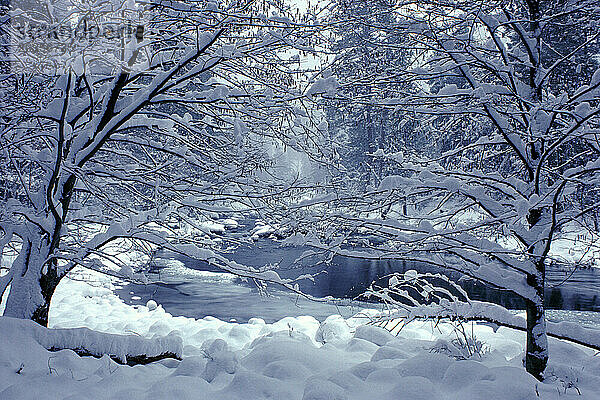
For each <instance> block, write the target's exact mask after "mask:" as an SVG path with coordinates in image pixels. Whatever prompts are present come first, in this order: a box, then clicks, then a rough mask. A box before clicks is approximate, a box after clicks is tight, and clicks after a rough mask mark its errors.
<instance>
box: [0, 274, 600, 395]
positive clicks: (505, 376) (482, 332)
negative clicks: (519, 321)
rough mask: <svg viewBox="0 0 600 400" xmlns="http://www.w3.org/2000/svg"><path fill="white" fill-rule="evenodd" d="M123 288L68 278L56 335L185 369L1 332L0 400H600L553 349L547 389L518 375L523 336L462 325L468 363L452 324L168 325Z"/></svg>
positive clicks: (596, 387)
mask: <svg viewBox="0 0 600 400" xmlns="http://www.w3.org/2000/svg"><path fill="white" fill-rule="evenodd" d="M119 285H120V283H119V282H117V281H115V280H112V279H110V278H108V277H106V276H102V275H98V274H92V273H89V272H83V271H80V272H78V273H77V274H74V275H73V276H72V279H67V280H65V281H64V282H61V284H60V285H59V288H58V290H57V292H56V294H55V297H54V298H53V304H52V307H51V313H50V324H51V326H53V327H62V328H71V327H77V326H86V327H89V328H91V329H94V330H98V331H103V332H111V333H120V334H134V335H139V336H142V337H146V338H156V337H160V336H165V335H173V336H179V337H181V338H182V340H183V361H181V362H178V361H175V360H168V361H162V362H158V363H153V364H149V365H145V366H136V367H127V366H122V365H117V364H115V363H114V362H113V361H111V360H110V359H108V358H102V359H95V358H91V357H83V358H80V357H79V356H77V355H75V354H74V353H73V352H72V351H70V350H63V351H60V352H54V353H51V352H47V351H46V350H44V349H42V348H41V347H35V346H34V345H30V346H28V347H26V348H24V346H23V345H22V343H29V342H28V341H26V340H24V339H25V338H23V337H8V336H6V334H2V333H0V334H2V335H4V336H2V344H3V345H2V346H0V399H128V400H130V399H152V400H156V399H173V398H178V399H211V400H219V399H285V400H291V399H303V400H318V399H347V400H353V399H356V400H358V399H366V398H368V399H370V400H376V399H382V400H383V399H386V400H388V399H391V398H394V399H407V400H408V399H410V400H412V399H427V400H436V399H440V400H442V399H444V400H446V399H457V400H458V399H469V400H470V399H484V398H485V399H490V398H493V399H507V400H510V399H515V400H516V399H535V398H543V399H565V398H574V399H575V398H576V399H598V398H600V357H599V356H594V353H593V352H591V351H587V350H583V349H582V348H580V347H578V346H573V345H570V344H567V343H564V342H561V341H557V340H551V342H550V366H549V368H548V379H547V381H546V382H545V383H543V384H542V383H538V382H536V381H535V380H534V379H533V378H531V377H530V376H529V375H528V374H527V373H526V372H525V371H524V369H523V367H522V365H521V362H522V361H521V358H522V352H523V344H524V336H523V334H521V333H520V332H515V331H512V330H509V329H505V328H499V329H497V330H496V331H494V330H493V329H492V328H490V327H488V326H484V325H476V324H474V325H468V326H467V328H468V329H466V331H465V332H466V334H467V335H470V334H471V332H472V333H473V334H474V337H475V339H476V341H477V343H478V346H477V349H479V350H477V351H476V352H475V353H476V354H473V355H471V356H469V355H468V354H465V353H464V348H463V350H461V346H460V345H459V344H458V343H459V342H457V338H460V337H461V336H460V334H459V336H457V331H456V330H455V329H453V328H452V327H451V326H450V325H449V324H439V325H437V326H435V327H434V326H432V324H431V323H428V322H413V323H411V324H409V325H408V326H406V327H405V328H404V329H403V330H402V332H401V333H400V334H399V335H398V336H397V337H395V336H392V335H390V334H389V333H387V332H386V331H385V330H383V329H381V328H377V327H373V326H369V325H368V324H367V323H368V321H369V319H368V315H369V314H370V313H372V311H365V312H364V313H363V314H362V315H357V316H354V317H352V318H346V319H344V318H342V317H340V316H331V317H329V318H327V319H326V320H325V321H318V320H317V319H315V318H313V317H310V316H304V317H294V318H291V317H288V318H284V319H282V320H280V321H278V322H275V323H272V324H269V323H265V322H264V321H262V320H260V319H257V318H255V319H252V320H250V321H249V322H248V323H246V324H238V323H231V322H225V321H221V320H218V319H216V318H214V317H205V318H202V319H194V318H186V317H174V316H172V315H170V314H169V313H167V312H165V311H164V309H163V308H162V307H161V306H160V305H156V304H154V303H152V302H150V303H149V304H147V305H146V306H145V305H138V306H131V305H127V304H125V303H124V302H123V301H122V300H121V299H120V298H119V297H118V296H116V295H115V294H114V290H116V289H117V287H118V286H119ZM466 337H470V336H466ZM20 343H21V345H20ZM465 358H467V360H464V359H465ZM538 394H539V397H538ZM580 394H581V395H580Z"/></svg>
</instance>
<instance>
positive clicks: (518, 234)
mask: <svg viewBox="0 0 600 400" xmlns="http://www.w3.org/2000/svg"><path fill="white" fill-rule="evenodd" d="M386 3H387V4H388V5H389V6H390V7H392V8H393V9H394V13H395V19H394V20H395V22H394V23H392V24H390V25H388V27H387V28H386V30H387V31H389V32H395V35H397V36H399V37H400V36H401V37H402V38H403V41H402V45H401V46H400V47H399V49H398V51H401V50H407V51H410V52H412V54H414V56H413V59H412V60H411V62H410V63H408V65H409V66H408V67H407V68H405V69H398V70H396V71H395V74H394V75H393V76H392V75H390V76H385V79H386V84H389V82H391V81H393V82H396V83H398V84H401V83H404V84H409V83H412V84H415V86H414V87H415V88H416V90H415V91H413V92H406V93H400V94H398V95H384V93H383V92H382V91H380V92H379V93H380V94H381V96H379V97H377V96H370V98H369V101H370V103H371V104H372V105H373V106H379V107H384V108H392V109H395V110H406V111H410V112H414V113H417V114H419V115H421V116H422V120H423V121H426V122H425V123H427V125H426V126H425V128H426V129H427V130H428V131H429V133H430V135H432V136H433V137H437V138H441V137H442V135H445V134H447V133H448V132H449V131H452V132H453V133H456V132H457V129H464V130H465V131H464V135H463V137H462V138H461V140H457V141H452V142H450V143H449V145H448V147H447V149H446V151H445V152H443V153H442V154H441V155H439V156H437V157H432V156H431V155H430V154H426V153H421V154H414V153H409V152H397V151H389V152H385V151H382V152H380V154H379V156H381V157H383V158H385V159H387V160H389V161H392V162H395V163H397V167H398V168H399V169H400V170H401V172H400V173H398V174H396V175H393V176H387V177H385V178H384V179H383V181H382V182H381V184H380V185H379V186H378V187H377V188H374V189H373V190H371V191H370V192H369V193H367V194H361V195H360V196H359V197H352V196H348V197H346V198H345V199H344V201H340V202H339V203H338V204H339V205H340V207H339V208H337V209H336V211H334V212H332V213H330V214H328V217H327V221H328V224H329V225H334V224H335V225H338V226H343V227H345V230H344V232H343V233H344V235H343V236H342V235H336V236H334V238H333V239H332V240H331V241H329V242H328V243H327V246H324V245H323V244H320V243H319V242H318V241H316V240H315V239H314V238H313V239H310V240H308V242H309V243H313V245H314V246H316V247H322V248H329V249H331V250H333V251H334V252H337V253H342V254H346V255H349V256H360V257H375V258H385V257H392V258H404V259H407V260H416V261H424V262H428V263H432V264H435V265H438V266H440V267H442V268H445V269H449V270H453V271H458V272H460V273H462V274H463V275H465V276H467V277H471V278H474V279H478V280H480V281H483V282H485V283H487V284H489V285H492V286H494V287H499V288H502V289H506V290H510V291H512V292H514V293H516V294H517V295H519V296H521V297H522V298H523V299H525V302H526V311H527V326H526V330H527V346H526V347H527V349H526V356H525V360H524V363H525V367H526V369H527V371H529V372H530V373H531V374H532V375H534V376H535V377H537V378H538V379H542V378H543V373H544V370H545V368H546V364H547V360H548V344H547V334H546V320H545V313H544V303H543V300H544V284H545V271H546V266H547V265H548V264H549V263H550V262H551V261H552V257H553V254H552V252H551V248H552V244H553V242H554V241H555V240H556V239H557V237H560V235H561V229H562V228H564V227H565V226H566V225H568V224H573V223H576V222H577V221H581V219H582V218H583V217H584V216H585V215H586V214H587V213H589V212H592V211H593V210H595V209H596V208H597V207H598V206H599V205H600V204H599V203H598V201H597V199H596V200H595V201H588V203H581V202H577V201H574V200H575V199H574V196H575V194H576V192H577V190H578V189H579V188H581V187H583V186H585V187H586V188H588V190H589V188H597V185H598V178H599V175H598V173H599V172H600V144H599V142H598V139H597V136H598V133H600V131H599V128H600V107H599V105H600V69H599V68H598V67H599V64H598V58H597V54H596V58H595V59H594V57H590V56H593V55H594V52H593V49H594V48H596V49H597V46H598V43H599V36H600V31H599V30H598V26H599V16H600V4H599V3H598V2H597V1H595V0H585V1H571V0H565V1H559V2H556V1H545V0H491V1H486V2H473V1H465V0H421V1H409V0H406V1H405V0H394V1H392V2H389V1H386ZM390 3H393V4H390ZM361 18H363V17H362V16H361V15H357V16H356V19H357V20H360V19H361ZM340 23H341V22H340ZM364 23H365V24H368V25H369V26H370V25H371V22H370V21H369V20H368V19H366V20H365V22H364ZM563 27H568V29H569V30H570V31H573V32H578V33H580V34H578V35H573V36H571V37H570V40H559V39H560V36H559V35H557V32H559V31H560V30H561V29H564V28H563ZM372 40H373V43H371V45H372V46H375V45H377V43H376V40H375V39H372ZM557 40H559V42H560V45H557V43H558V42H557ZM382 46H388V44H387V43H383V44H382ZM403 54H405V53H403ZM581 54H587V58H586V59H585V62H586V64H585V65H584V66H582V67H579V66H578V65H582V64H581V62H582V61H581ZM571 66H573V70H574V71H578V72H579V73H581V72H582V71H583V70H585V71H587V73H586V75H585V76H583V75H582V76H580V77H579V78H581V79H566V78H565V77H564V76H563V75H562V74H564V73H565V71H569V70H571V68H570V67H571ZM592 70H594V71H595V72H593V73H592V72H591V71H592ZM567 81H568V82H567ZM378 82H379V81H378V79H376V78H371V79H369V80H368V82H365V83H364V84H365V85H371V86H374V85H377V84H378ZM372 92H376V91H375V90H373V91H372ZM341 197H342V196H340V197H339V198H341ZM356 231H359V232H366V233H369V234H370V235H372V236H379V237H380V238H381V239H383V244H370V245H369V246H371V247H372V249H371V251H370V252H367V253H364V252H363V253H361V252H357V251H352V250H348V249H347V247H344V246H342V244H343V243H344V242H345V241H347V240H349V239H351V238H352V235H349V234H348V233H349V232H350V233H352V232H356ZM371 243H382V241H381V240H377V241H374V242H373V241H372V242H371Z"/></svg>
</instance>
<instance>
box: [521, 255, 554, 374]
mask: <svg viewBox="0 0 600 400" xmlns="http://www.w3.org/2000/svg"><path fill="white" fill-rule="evenodd" d="M537 269H538V273H537V274H535V275H528V276H527V283H529V285H530V286H531V287H533V288H535V290H536V292H537V299H536V300H535V301H534V300H529V299H526V300H525V309H526V312H527V347H526V351H525V369H526V370H527V372H529V373H530V374H531V375H533V376H534V377H535V378H536V379H537V380H539V381H542V380H543V379H544V370H545V369H546V365H547V364H548V337H547V333H546V315H545V312H544V273H545V270H544V265H543V264H542V265H539V263H538V265H537Z"/></svg>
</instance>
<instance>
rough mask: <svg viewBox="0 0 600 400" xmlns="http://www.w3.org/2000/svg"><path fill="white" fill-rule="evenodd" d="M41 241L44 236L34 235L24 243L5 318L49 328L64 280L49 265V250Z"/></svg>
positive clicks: (17, 263) (15, 266) (14, 264)
mask: <svg viewBox="0 0 600 400" xmlns="http://www.w3.org/2000/svg"><path fill="white" fill-rule="evenodd" d="M41 238H42V236H41V234H40V235H38V236H37V237H35V233H32V236H31V237H28V238H25V240H24V241H23V246H22V248H21V252H20V254H19V256H18V257H17V259H16V260H15V261H14V263H13V265H12V267H11V268H14V269H15V271H14V273H13V276H12V280H11V286H10V293H9V294H8V299H7V300H6V309H5V310H4V315H5V316H7V317H14V318H22V319H31V320H33V321H35V322H37V323H38V324H40V325H42V326H48V311H49V309H50V300H51V299H52V295H53V294H54V291H55V289H56V286H57V285H58V282H59V281H60V278H59V277H58V274H57V271H56V267H55V266H54V265H52V264H50V263H46V257H47V255H48V251H47V249H48V248H47V246H45V245H43V244H42V243H41V241H40V240H41ZM44 264H46V265H44Z"/></svg>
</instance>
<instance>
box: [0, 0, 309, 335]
mask: <svg viewBox="0 0 600 400" xmlns="http://www.w3.org/2000/svg"><path fill="white" fill-rule="evenodd" d="M241 3H242V2H238V1H224V2H221V3H220V5H219V4H218V3H217V2H213V1H208V0H207V1H204V0H200V1H182V2H171V1H161V0H157V1H152V2H143V3H136V2H132V1H123V2H117V3H115V2H108V3H106V2H104V3H102V2H101V3H93V4H92V3H85V2H83V3H77V4H72V3H71V2H60V1H58V2H53V6H52V7H44V8H43V10H37V9H18V8H15V9H13V10H12V13H11V18H12V20H11V24H10V29H6V30H8V31H9V34H10V38H11V44H10V46H9V49H10V63H11V64H10V71H8V72H7V73H5V74H3V75H2V81H1V83H0V85H1V86H2V87H1V90H0V100H1V101H2V102H3V103H2V104H1V105H0V108H1V109H2V115H1V116H0V118H1V119H2V121H1V131H0V172H1V174H2V180H1V181H0V196H1V197H2V205H1V206H0V255H1V256H2V261H3V262H2V265H3V270H2V274H1V275H2V276H0V294H3V293H5V291H6V290H7V288H9V286H10V294H9V296H8V300H7V307H6V311H5V315H8V316H14V317H20V318H31V319H33V320H35V321H37V322H39V323H40V324H42V325H46V324H47V318H48V307H49V305H50V301H51V298H52V294H53V293H54V290H55V288H56V286H57V284H58V283H59V282H60V280H61V279H62V277H64V276H65V274H66V273H68V271H69V270H71V269H72V268H73V267H74V266H76V265H82V266H85V267H87V268H92V269H98V268H99V265H100V264H101V263H100V264H99V261H100V260H102V259H105V258H106V259H109V260H110V261H111V262H113V263H116V264H119V263H120V264H121V266H122V267H123V270H122V271H121V272H120V273H119V274H120V275H125V276H126V275H130V274H131V268H130V265H128V264H129V263H128V261H127V259H126V258H125V259H124V261H123V259H121V261H119V257H117V255H116V254H114V249H113V250H111V251H105V250H106V249H107V248H109V247H110V246H111V245H113V244H115V243H116V244H119V243H121V244H123V243H125V244H128V245H129V246H132V245H133V246H142V247H143V245H144V243H148V244H153V245H158V246H164V247H167V248H170V249H172V250H174V251H179V252H185V253H187V254H189V255H190V256H194V257H197V258H199V259H203V260H207V261H209V262H211V263H214V264H217V265H219V266H221V267H223V268H225V269H228V270H230V271H232V272H235V273H238V274H240V275H244V276H248V277H259V278H260V277H262V278H268V276H267V275H265V274H262V273H259V272H258V271H255V270H252V269H250V268H245V267H244V266H241V265H238V264H235V263H230V262H229V261H228V260H227V259H225V258H223V257H221V256H219V255H217V254H216V253H213V252H212V251H211V249H212V248H214V246H215V245H216V244H217V242H216V241H214V240H213V239H214V235H211V233H210V232H209V231H208V230H206V229H205V228H202V226H199V225H198V222H199V221H202V220H207V219H211V218H215V217H218V216H226V215H231V214H232V213H235V212H236V211H240V210H248V209H257V208H260V207H261V204H263V203H264V202H265V201H266V200H269V199H271V198H273V197H275V196H283V195H285V194H286V191H288V190H292V189H293V185H292V184H290V183H288V182H287V181H286V180H285V179H284V178H282V177H277V176H274V175H273V174H267V173H264V174H262V175H260V179H258V178H257V176H258V175H257V173H260V172H261V171H262V172H265V171H267V170H268V169H269V167H270V166H271V165H272V160H271V158H270V155H269V148H270V146H272V145H273V144H274V143H277V142H279V143H288V142H291V141H292V139H293V138H294V137H295V134H294V132H296V131H297V129H296V128H294V124H293V123H292V122H291V121H294V120H297V119H298V118H300V119H301V118H303V117H302V115H304V116H305V117H306V113H305V112H304V114H302V115H300V116H299V115H297V111H298V110H299V108H298V101H299V100H298V99H301V98H302V94H301V92H300V91H299V90H297V89H295V88H294V85H295V78H294V77H295V76H296V75H295V74H297V73H298V69H297V67H296V70H295V71H291V70H290V69H288V67H289V66H291V65H292V64H293V63H297V59H294V58H293V57H291V58H290V57H289V55H290V54H293V53H294V51H295V49H296V48H302V49H304V50H306V49H307V47H306V46H305V43H306V41H307V37H309V36H310V32H308V31H307V28H306V27H305V26H303V27H300V25H297V24H294V23H292V22H291V21H290V20H289V19H288V18H287V16H286V12H287V11H286V9H285V8H282V9H279V10H276V9H275V8H274V6H273V5H272V4H270V3H265V2H244V4H241ZM24 4H25V3H24ZM267 14H270V15H269V16H267ZM3 28H6V27H3ZM286 51H287V52H288V53H287V56H286V57H283V54H284V53H285V52H286ZM305 117H304V118H305ZM307 126H308V124H307ZM294 129H296V131H294ZM306 129H310V128H306ZM297 143H298V145H297V146H300V145H301V144H302V139H298V140H297ZM280 178H281V179H280ZM290 181H291V180H290ZM178 220H183V221H186V222H187V223H188V224H189V225H192V226H195V227H196V231H197V232H202V230H203V229H204V231H205V232H204V234H199V235H182V234H181V233H180V232H179V231H177V229H176V227H175V226H174V221H178ZM222 239H225V240H226V239H227V238H226V237H224V238H221V239H220V240H222ZM117 247H119V246H117ZM125 250H127V248H125ZM261 274H262V275H261ZM269 276H271V275H269Z"/></svg>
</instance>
